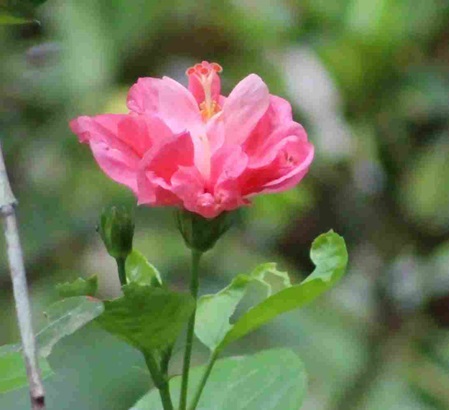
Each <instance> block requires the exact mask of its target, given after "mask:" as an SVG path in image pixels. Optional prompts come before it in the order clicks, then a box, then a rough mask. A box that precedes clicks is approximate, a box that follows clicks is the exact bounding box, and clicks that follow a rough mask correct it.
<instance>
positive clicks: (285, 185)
mask: <svg viewBox="0 0 449 410" xmlns="http://www.w3.org/2000/svg"><path fill="white" fill-rule="evenodd" d="M304 155H305V157H304V158H303V159H302V161H301V162H300V163H299V164H298V165H297V166H296V167H295V168H294V169H292V170H291V171H290V172H289V173H288V174H286V175H284V176H282V177H281V178H278V179H276V180H273V181H271V182H269V183H267V184H266V185H265V187H264V189H263V190H262V191H261V193H275V192H280V191H286V190H287V189H290V188H293V187H294V186H295V185H297V184H298V183H299V182H300V181H301V179H303V178H304V176H305V175H306V174H307V172H308V171H309V167H310V165H311V163H312V161H313V157H314V147H313V145H312V144H311V143H310V142H307V145H306V148H305V151H304Z"/></svg>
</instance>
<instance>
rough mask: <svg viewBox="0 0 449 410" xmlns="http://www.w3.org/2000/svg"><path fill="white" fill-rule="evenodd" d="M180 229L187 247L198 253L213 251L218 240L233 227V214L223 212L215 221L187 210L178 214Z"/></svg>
mask: <svg viewBox="0 0 449 410" xmlns="http://www.w3.org/2000/svg"><path fill="white" fill-rule="evenodd" d="M176 218H177V223H178V229H179V231H180V232H181V235H182V237H183V238H184V241H185V243H186V245H187V246H188V247H189V248H190V249H193V250H196V251H198V252H206V251H208V250H209V249H212V248H213V247H214V245H215V243H216V242H217V241H218V239H219V238H220V237H221V236H222V235H223V234H224V233H225V232H226V231H227V230H228V229H229V228H230V227H231V225H232V214H231V213H230V212H223V213H221V214H220V215H218V216H217V217H216V218H213V219H206V218H204V217H203V216H201V215H199V214H196V213H193V212H189V211H187V210H185V209H182V210H178V211H177V213H176Z"/></svg>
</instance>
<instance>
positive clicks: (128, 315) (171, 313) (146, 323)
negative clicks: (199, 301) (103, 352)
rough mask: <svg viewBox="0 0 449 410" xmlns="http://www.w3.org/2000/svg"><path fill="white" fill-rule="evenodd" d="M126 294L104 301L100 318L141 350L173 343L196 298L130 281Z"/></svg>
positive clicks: (103, 323)
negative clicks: (103, 309)
mask: <svg viewBox="0 0 449 410" xmlns="http://www.w3.org/2000/svg"><path fill="white" fill-rule="evenodd" d="M123 293H124V296H123V297H121V298H119V299H116V300H113V301H106V302H104V308H105V311H104V313H103V314H102V315H101V316H100V317H99V318H98V319H97V322H98V323H99V324H100V326H102V327H103V328H104V329H105V330H107V331H108V332H110V333H112V334H113V335H115V336H117V337H119V338H120V339H122V340H124V341H125V342H127V343H129V344H131V345H132V346H134V347H136V348H137V349H139V350H140V351H142V352H151V351H153V350H157V349H164V348H165V347H167V346H170V345H172V344H173V343H174V342H175V340H176V338H177V336H178V335H179V333H180V331H181V329H182V327H183V326H184V324H185V323H186V322H187V319H188V318H189V317H190V315H191V313H192V312H193V309H194V306H195V302H194V300H193V298H192V297H191V296H190V295H188V294H184V293H177V292H172V291H170V290H168V289H165V288H157V287H153V286H149V285H138V284H137V283H130V284H128V285H125V286H123Z"/></svg>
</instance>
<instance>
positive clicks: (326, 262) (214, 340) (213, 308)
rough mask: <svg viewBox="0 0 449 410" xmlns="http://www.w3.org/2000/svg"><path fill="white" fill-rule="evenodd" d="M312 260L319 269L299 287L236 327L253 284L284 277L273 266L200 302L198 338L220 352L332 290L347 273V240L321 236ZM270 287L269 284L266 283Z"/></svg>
mask: <svg viewBox="0 0 449 410" xmlns="http://www.w3.org/2000/svg"><path fill="white" fill-rule="evenodd" d="M310 257H311V259H312V261H313V262H314V264H315V266H316V268H315V270H314V271H313V272H312V274H311V275H310V276H309V277H307V278H306V279H305V280H304V281H303V282H301V283H300V284H299V285H295V286H290V283H289V282H288V281H287V280H286V279H285V280H284V285H285V286H286V287H285V289H283V290H281V291H279V292H277V293H276V294H274V295H270V294H268V295H267V296H268V297H267V298H266V299H265V300H264V301H263V302H261V303H259V304H258V305H256V306H254V307H252V308H251V309H249V310H248V311H247V312H246V313H244V314H243V315H242V316H241V317H240V318H238V319H237V321H236V322H235V323H234V324H232V325H231V324H230V323H229V319H230V318H231V316H232V315H233V313H234V311H235V309H236V307H237V305H238V304H239V303H240V301H241V300H242V298H243V297H244V295H245V294H246V291H247V289H248V286H249V284H250V283H252V282H254V281H259V282H260V281H262V280H263V278H264V277H265V276H266V275H268V274H269V273H271V274H274V275H277V276H281V277H283V274H282V273H281V272H278V271H277V270H276V269H275V265H273V264H264V265H261V266H260V267H258V268H257V269H256V270H255V271H254V272H253V273H252V274H250V275H239V276H237V277H236V278H235V279H234V280H233V281H232V282H231V284H230V285H229V286H228V287H226V288H225V289H223V290H222V291H221V292H219V293H217V294H215V295H206V296H203V297H201V298H200V299H199V301H198V310H197V325H196V326H195V334H196V335H197V337H198V338H199V339H200V340H201V342H202V343H204V344H205V345H206V346H207V347H208V348H209V349H211V350H212V351H220V350H222V349H223V348H225V347H226V346H227V345H229V344H230V343H232V342H234V341H236V340H238V339H240V338H241V337H243V336H245V335H247V334H248V333H250V332H251V331H253V330H256V329H257V328H259V327H260V326H262V325H264V324H266V323H268V322H269V321H271V320H272V319H274V318H275V317H276V316H278V315H280V314H282V313H285V312H288V311H290V310H293V309H296V308H299V307H301V306H303V305H305V304H306V303H308V302H310V301H312V300H313V299H315V298H316V297H317V296H319V295H320V294H322V293H323V292H325V291H326V290H328V289H329V288H331V287H332V286H333V285H334V284H335V282H337V281H338V280H339V279H340V278H341V277H342V276H343V274H344V273H345V270H346V266H347V262H348V253H347V250H346V245H345V242H344V239H343V238H342V237H341V236H339V235H338V234H336V233H335V232H333V231H330V232H328V233H326V234H322V235H320V236H319V237H318V238H316V239H315V241H314V242H313V244H312V249H311V252H310ZM264 283H266V282H264Z"/></svg>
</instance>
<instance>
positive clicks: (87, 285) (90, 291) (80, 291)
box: [56, 275, 98, 298]
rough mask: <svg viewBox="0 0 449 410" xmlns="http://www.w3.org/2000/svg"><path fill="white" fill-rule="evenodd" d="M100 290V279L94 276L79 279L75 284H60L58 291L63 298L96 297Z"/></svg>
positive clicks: (57, 286)
mask: <svg viewBox="0 0 449 410" xmlns="http://www.w3.org/2000/svg"><path fill="white" fill-rule="evenodd" d="M97 289H98V278H97V277H96V276H95V275H94V276H91V277H90V278H87V279H84V278H78V279H77V280H75V281H74V282H66V283H60V284H58V285H56V290H57V291H58V293H59V296H61V297H62V298H69V297H73V296H95V294H96V293H97Z"/></svg>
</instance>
